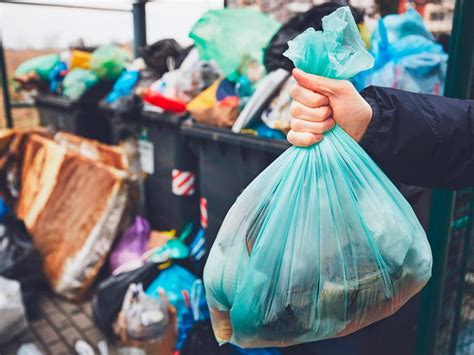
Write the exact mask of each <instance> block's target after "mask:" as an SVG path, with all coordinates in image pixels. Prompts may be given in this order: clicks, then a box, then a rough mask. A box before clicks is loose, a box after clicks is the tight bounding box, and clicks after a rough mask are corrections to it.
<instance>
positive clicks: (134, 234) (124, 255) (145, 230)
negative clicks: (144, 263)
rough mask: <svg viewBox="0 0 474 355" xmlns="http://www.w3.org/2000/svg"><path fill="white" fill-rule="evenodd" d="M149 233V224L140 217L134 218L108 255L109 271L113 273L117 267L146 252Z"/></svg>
mask: <svg viewBox="0 0 474 355" xmlns="http://www.w3.org/2000/svg"><path fill="white" fill-rule="evenodd" d="M150 232H151V226H150V223H149V222H148V221H147V220H146V219H145V218H143V217H141V216H137V217H135V221H134V222H133V224H132V225H131V226H130V227H129V228H128V229H127V231H126V232H125V233H124V234H123V235H122V238H120V240H119V242H118V243H117V246H116V247H115V248H114V250H113V251H112V253H111V254H110V259H109V263H110V271H111V272H114V270H115V269H117V268H118V267H119V266H121V265H123V264H126V263H127V262H130V261H133V260H135V259H138V258H140V257H141V256H142V255H143V253H144V252H145V251H146V245H147V243H148V239H149V238H150Z"/></svg>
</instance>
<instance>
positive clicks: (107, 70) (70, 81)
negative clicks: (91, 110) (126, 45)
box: [14, 45, 130, 100]
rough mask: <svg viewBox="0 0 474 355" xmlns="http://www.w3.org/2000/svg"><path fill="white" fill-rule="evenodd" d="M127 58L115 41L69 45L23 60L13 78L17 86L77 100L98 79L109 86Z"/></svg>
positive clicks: (126, 54)
mask: <svg viewBox="0 0 474 355" xmlns="http://www.w3.org/2000/svg"><path fill="white" fill-rule="evenodd" d="M129 62H130V55H129V53H128V52H127V51H125V50H124V49H123V48H121V47H119V46H116V45H106V46H100V47H98V48H96V49H94V50H91V49H90V48H78V49H71V50H66V51H63V52H61V53H59V54H49V55H43V56H39V57H35V58H32V59H30V60H27V61H25V62H23V63H22V64H21V65H20V66H19V67H18V68H17V69H16V71H15V76H14V82H15V85H16V87H17V89H19V90H23V91H34V92H38V93H40V94H46V93H50V94H54V95H58V96H63V97H65V98H67V99H69V100H79V99H80V98H82V97H83V95H84V94H86V93H87V92H88V91H89V90H91V89H92V88H94V87H97V86H98V85H99V84H101V83H102V84H105V85H106V87H108V86H110V83H113V82H114V81H115V80H116V79H117V78H118V77H119V76H120V75H121V73H122V72H123V70H124V69H125V67H126V66H127V64H128V63H129Z"/></svg>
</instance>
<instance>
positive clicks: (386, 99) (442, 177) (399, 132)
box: [360, 87, 474, 188]
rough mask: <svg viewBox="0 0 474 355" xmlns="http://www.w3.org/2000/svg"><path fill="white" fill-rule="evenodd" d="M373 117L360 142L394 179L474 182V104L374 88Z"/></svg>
mask: <svg viewBox="0 0 474 355" xmlns="http://www.w3.org/2000/svg"><path fill="white" fill-rule="evenodd" d="M362 96H363V97H364V98H365V100H366V101H367V102H368V103H369V104H370V105H371V107H372V111H373V116H372V121H371V123H370V125H369V127H368V129H367V131H366V133H365V134H364V136H363V138H362V140H361V141H360V144H361V146H362V147H363V148H364V149H365V150H366V151H367V152H368V153H369V155H370V156H371V157H372V158H373V159H374V160H375V162H376V163H377V164H378V165H379V166H380V167H381V168H382V170H384V171H385V173H386V174H387V175H388V176H389V177H390V178H391V179H392V180H394V181H398V182H403V183H406V184H410V185H418V186H430V187H442V188H461V187H465V186H472V185H474V157H473V141H472V137H473V134H474V122H473V120H474V117H473V115H474V112H473V111H474V108H473V107H474V102H473V101H462V100H457V99H449V98H444V97H438V96H433V95H423V94H413V93H409V92H404V91H400V90H395V89H386V88H378V87H369V88H367V89H365V90H364V91H363V92H362Z"/></svg>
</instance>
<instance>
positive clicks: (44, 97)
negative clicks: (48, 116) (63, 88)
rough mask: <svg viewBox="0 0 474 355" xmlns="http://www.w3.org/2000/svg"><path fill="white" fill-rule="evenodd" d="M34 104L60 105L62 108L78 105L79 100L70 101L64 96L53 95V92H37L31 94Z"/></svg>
mask: <svg viewBox="0 0 474 355" xmlns="http://www.w3.org/2000/svg"><path fill="white" fill-rule="evenodd" d="M33 99H34V102H35V105H38V104H39V105H42V106H54V107H57V106H60V107H62V108H71V107H72V106H75V105H78V104H79V101H78V100H75V101H72V100H70V99H68V98H66V97H63V96H58V95H53V94H37V95H33Z"/></svg>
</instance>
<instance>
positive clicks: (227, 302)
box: [204, 7, 432, 347]
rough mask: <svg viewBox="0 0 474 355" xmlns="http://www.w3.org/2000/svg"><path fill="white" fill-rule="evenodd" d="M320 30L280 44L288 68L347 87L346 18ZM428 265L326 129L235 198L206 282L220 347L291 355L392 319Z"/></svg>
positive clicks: (341, 12)
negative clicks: (281, 349)
mask: <svg viewBox="0 0 474 355" xmlns="http://www.w3.org/2000/svg"><path fill="white" fill-rule="evenodd" d="M323 30H324V31H323V32H321V31H315V30H314V29H308V30H306V31H305V32H303V33H302V34H301V35H299V36H298V37H297V38H295V39H294V40H293V41H292V42H290V43H289V49H288V51H287V52H286V53H285V55H286V56H288V57H289V58H290V59H291V60H293V62H294V64H295V66H296V67H298V68H300V69H302V70H304V71H306V72H309V73H312V74H316V75H323V76H327V77H330V78H338V79H348V78H350V77H352V76H354V75H355V74H357V73H358V72H360V71H362V70H364V69H368V68H370V67H371V66H372V65H373V58H372V57H371V56H370V54H369V53H368V52H367V51H366V50H365V45H364V43H363V42H362V40H361V38H360V35H359V33H358V30H357V26H356V24H355V22H354V20H353V18H352V15H351V13H350V10H349V8H348V7H344V8H340V9H338V10H336V11H335V12H333V13H332V14H331V15H329V16H327V17H325V18H324V19H323ZM334 53H337V54H338V55H337V56H334V55H333V54H334ZM341 166H344V167H345V168H344V169H341ZM282 182H284V183H282ZM307 260H314V261H315V262H314V263H310V264H308V262H307ZM431 264H432V256H431V250H430V246H429V244H428V241H427V238H426V234H425V232H424V230H423V228H422V226H421V225H420V223H419V222H418V220H417V218H416V216H415V214H414V213H413V210H412V209H411V207H410V205H409V204H408V202H407V201H406V200H405V199H404V198H403V197H402V195H401V194H400V193H399V191H398V190H397V189H396V188H395V186H394V185H393V184H392V183H391V182H390V181H389V180H388V178H387V177H386V176H385V175H384V173H383V172H382V171H381V170H380V168H378V167H377V166H376V165H375V163H374V162H373V161H372V160H371V158H370V157H369V156H368V155H367V153H365V152H364V151H363V149H362V148H361V147H360V146H359V145H358V144H357V143H356V142H355V141H353V140H352V139H351V138H350V137H349V136H348V135H347V134H346V133H345V132H344V131H343V130H342V129H341V128H340V127H338V126H336V127H335V128H334V129H333V130H332V131H331V132H328V133H327V134H326V135H325V138H324V140H323V141H321V142H320V143H319V144H316V145H314V146H311V147H308V148H297V147H292V148H290V149H288V150H287V151H286V152H285V153H284V154H282V155H281V156H280V157H279V158H278V159H277V160H276V161H275V162H274V163H272V164H271V165H270V166H269V167H268V168H267V169H266V170H265V171H263V173H262V174H260V175H259V176H258V177H257V178H256V179H255V180H254V181H253V182H252V183H251V184H250V185H249V186H248V187H247V188H246V189H245V190H244V192H243V193H242V194H241V195H240V196H239V198H238V199H237V201H236V203H235V204H234V205H233V206H232V208H231V209H230V211H229V213H228V214H227V216H226V218H225V220H224V222H223V224H222V226H221V229H220V231H219V234H218V236H217V239H216V241H215V243H214V245H213V247H212V249H211V252H210V254H209V258H208V261H207V264H206V267H205V270H204V282H205V285H206V292H207V301H208V303H209V307H210V313H211V319H212V324H213V328H214V333H215V335H216V338H217V339H218V340H219V341H220V342H221V343H226V342H231V343H234V344H238V345H241V346H244V347H263V346H289V345H293V344H298V343H303V342H310V341H316V340H320V339H326V338H332V337H338V336H343V335H346V334H350V333H352V332H355V331H356V330H358V329H361V328H362V327H365V326H367V325H369V324H371V323H373V322H375V321H377V320H380V319H382V318H385V317H387V316H389V315H391V314H393V313H394V312H396V311H397V310H398V309H399V308H400V307H401V306H402V305H403V304H404V303H405V302H407V301H408V300H409V299H410V298H411V297H412V296H413V295H415V294H416V293H417V292H418V291H420V289H421V288H422V287H423V286H424V285H425V284H426V282H427V281H428V279H429V278H430V276H431Z"/></svg>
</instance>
